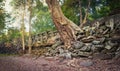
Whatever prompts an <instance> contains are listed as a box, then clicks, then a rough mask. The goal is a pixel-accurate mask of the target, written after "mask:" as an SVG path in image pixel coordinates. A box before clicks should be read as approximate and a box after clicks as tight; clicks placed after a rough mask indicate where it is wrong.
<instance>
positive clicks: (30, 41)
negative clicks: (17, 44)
mask: <svg viewBox="0 0 120 71" xmlns="http://www.w3.org/2000/svg"><path fill="white" fill-rule="evenodd" d="M28 6H29V8H28V11H29V12H30V13H29V41H28V47H29V51H28V52H29V54H31V51H32V45H31V43H32V39H31V16H32V9H31V7H32V6H31V0H28Z"/></svg>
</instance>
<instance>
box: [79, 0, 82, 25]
mask: <svg viewBox="0 0 120 71" xmlns="http://www.w3.org/2000/svg"><path fill="white" fill-rule="evenodd" d="M79 10H80V24H82V6H81V0H79Z"/></svg>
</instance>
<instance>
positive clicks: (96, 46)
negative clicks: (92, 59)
mask: <svg viewBox="0 0 120 71" xmlns="http://www.w3.org/2000/svg"><path fill="white" fill-rule="evenodd" d="M94 47H95V48H104V45H94Z"/></svg>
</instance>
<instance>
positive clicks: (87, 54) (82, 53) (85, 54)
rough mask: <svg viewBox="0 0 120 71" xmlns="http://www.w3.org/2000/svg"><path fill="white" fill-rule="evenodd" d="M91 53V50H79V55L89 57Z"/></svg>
mask: <svg viewBox="0 0 120 71" xmlns="http://www.w3.org/2000/svg"><path fill="white" fill-rule="evenodd" d="M90 55H91V53H90V52H81V51H79V52H78V56H84V57H88V56H90Z"/></svg>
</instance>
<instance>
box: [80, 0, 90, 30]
mask: <svg viewBox="0 0 120 71" xmlns="http://www.w3.org/2000/svg"><path fill="white" fill-rule="evenodd" d="M89 8H90V0H88V6H87V9H86V11H85V17H84V19H83V21H82V23H81V24H80V27H81V28H82V27H83V25H84V24H85V23H86V21H87V17H88V10H89Z"/></svg>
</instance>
